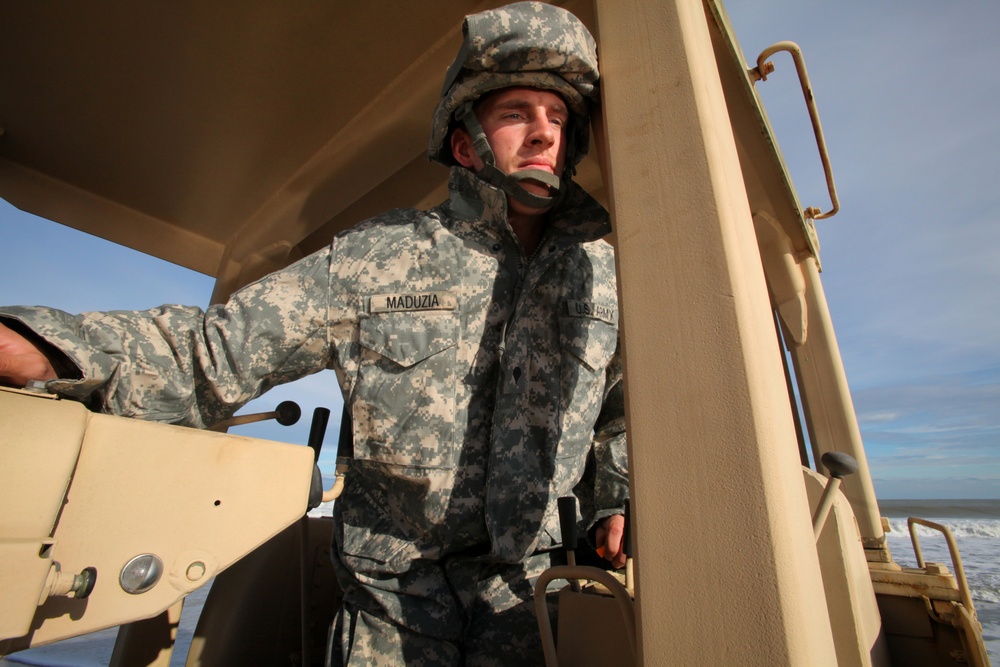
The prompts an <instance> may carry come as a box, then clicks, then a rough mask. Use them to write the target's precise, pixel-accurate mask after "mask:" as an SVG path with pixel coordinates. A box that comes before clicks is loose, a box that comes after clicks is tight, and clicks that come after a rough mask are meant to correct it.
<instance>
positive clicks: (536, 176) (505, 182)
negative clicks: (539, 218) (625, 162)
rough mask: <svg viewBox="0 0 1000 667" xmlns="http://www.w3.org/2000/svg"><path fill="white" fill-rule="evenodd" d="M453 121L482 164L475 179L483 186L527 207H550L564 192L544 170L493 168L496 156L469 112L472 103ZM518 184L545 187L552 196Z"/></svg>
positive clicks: (464, 107)
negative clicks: (462, 128) (469, 139)
mask: <svg viewBox="0 0 1000 667" xmlns="http://www.w3.org/2000/svg"><path fill="white" fill-rule="evenodd" d="M455 120H458V121H460V122H461V123H462V124H463V125H464V126H465V129H466V130H467V131H468V132H469V135H470V136H471V137H472V147H473V149H474V150H475V151H476V155H478V156H479V159H480V160H482V161H483V168H482V169H480V170H479V176H480V177H481V178H482V179H483V180H484V181H486V182H487V183H489V184H491V185H494V186H496V187H498V188H500V189H501V190H503V191H504V192H505V193H506V194H508V195H510V196H511V197H512V198H513V199H515V200H516V201H518V202H520V203H521V204H524V205H525V206H528V207H530V208H539V209H541V208H551V207H552V206H555V205H556V204H557V203H558V202H559V200H560V199H561V198H562V196H563V194H564V193H565V191H564V190H563V187H562V185H563V184H562V181H561V180H560V179H559V177H558V176H556V175H555V174H553V173H551V172H548V171H545V170H544V169H521V170H519V171H515V172H514V173H512V174H508V173H506V172H504V171H503V170H501V169H500V168H499V167H497V161H496V156H495V155H494V154H493V149H492V148H491V147H490V143H489V141H487V140H486V132H485V131H483V126H482V125H481V124H480V123H479V119H478V118H476V114H475V113H473V111H472V102H466V103H465V104H463V105H462V106H461V107H459V108H458V109H457V110H456V111H455ZM522 181H533V182H535V183H540V184H541V185H545V186H547V187H549V188H550V189H551V190H552V192H553V194H552V196H549V197H546V196H542V195H536V194H534V193H532V192H528V191H527V190H525V189H524V187H523V186H522V185H521V182H522Z"/></svg>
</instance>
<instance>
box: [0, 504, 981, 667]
mask: <svg viewBox="0 0 1000 667" xmlns="http://www.w3.org/2000/svg"><path fill="white" fill-rule="evenodd" d="M879 509H880V510H881V512H882V515H883V516H885V517H887V518H888V519H889V525H890V532H889V534H888V539H889V548H890V550H891V551H892V555H893V560H895V561H896V562H897V563H899V564H900V565H903V566H908V567H915V566H916V557H915V556H914V553H913V546H912V544H911V542H910V535H909V531H908V529H907V526H906V519H907V517H910V516H917V517H920V518H923V519H929V520H931V521H934V522H935V523H940V524H943V525H946V526H948V528H950V529H951V531H952V533H953V534H954V535H955V538H956V540H957V541H958V547H959V550H960V552H961V556H962V564H963V566H964V568H965V575H966V578H967V579H968V582H969V588H970V589H971V591H972V600H973V605H974V606H975V607H976V613H977V614H978V616H979V621H980V623H982V626H983V637H984V639H985V641H986V649H987V651H988V653H989V656H990V661H991V662H992V663H993V664H994V665H996V666H997V667H1000V500H882V501H879ZM917 531H918V532H917V535H918V538H919V540H920V547H921V550H922V551H923V554H924V560H925V561H929V562H937V563H944V564H946V565H947V567H948V570H949V571H950V572H952V573H954V571H955V570H954V568H953V566H952V564H951V556H950V555H949V553H948V545H947V543H946V542H945V540H944V538H943V537H942V536H941V534H940V533H938V532H937V531H933V530H931V529H928V528H924V527H918V529H917ZM207 595H208V587H206V588H201V589H199V590H197V591H195V592H194V593H193V594H191V595H190V596H189V597H188V599H187V600H186V602H185V608H184V614H182V616H181V622H180V627H179V630H178V642H177V648H176V650H175V651H174V656H175V657H174V659H173V660H172V661H171V665H172V666H173V665H176V666H178V667H181V666H182V665H183V664H184V659H185V655H186V653H187V647H188V645H189V644H190V642H191V636H192V635H193V633H194V629H195V624H196V623H197V617H198V612H199V610H200V609H201V606H202V605H203V604H204V600H205V597H206V596H207ZM116 634H117V629H110V630H104V631H101V632H95V633H93V634H91V635H86V636H83V637H75V638H73V639H67V640H64V641H61V642H58V643H56V644H51V645H49V646H41V647H38V648H34V649H31V650H28V651H23V652H21V653H15V654H13V655H10V656H7V657H6V658H0V666H4V667H14V666H15V665H38V666H40V667H105V666H106V665H107V664H108V663H109V661H110V658H111V651H112V649H113V648H114V643H115V636H116Z"/></svg>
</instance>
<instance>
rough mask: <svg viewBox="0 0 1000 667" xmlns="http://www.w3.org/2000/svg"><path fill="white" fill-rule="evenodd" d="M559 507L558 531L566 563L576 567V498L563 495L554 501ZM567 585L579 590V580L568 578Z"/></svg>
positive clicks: (577, 537) (577, 536)
mask: <svg viewBox="0 0 1000 667" xmlns="http://www.w3.org/2000/svg"><path fill="white" fill-rule="evenodd" d="M556 506H557V507H558V508H559V532H560V533H562V540H563V549H565V550H566V564H567V565H569V566H570V567H576V551H575V549H576V543H577V541H578V540H579V535H577V532H576V498H575V497H573V496H564V497H562V498H560V499H559V500H557V501H556ZM569 585H570V587H572V589H573V590H574V591H579V590H580V580H579V579H570V580H569Z"/></svg>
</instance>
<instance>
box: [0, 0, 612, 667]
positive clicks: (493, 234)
mask: <svg viewBox="0 0 1000 667" xmlns="http://www.w3.org/2000/svg"><path fill="white" fill-rule="evenodd" d="M597 81H598V70H597V59H596V47H595V43H594V40H593V38H592V37H591V35H590V34H589V33H588V32H587V30H586V28H585V27H584V26H583V25H582V24H581V23H580V22H579V20H577V19H576V17H574V16H573V15H572V14H569V13H568V12H566V11H565V10H562V9H560V8H557V7H553V6H551V5H546V4H541V3H535V2H525V3H518V4H515V5H511V6H509V7H505V8H501V9H497V10H491V11H486V12H482V13H480V14H475V15H472V16H469V17H467V18H466V21H465V24H464V41H463V44H462V48H461V50H460V52H459V54H458V57H457V58H456V60H455V62H454V63H453V65H452V66H451V68H450V69H449V71H448V73H447V76H446V81H445V85H444V88H443V90H442V95H441V99H440V101H439V103H438V105H437V108H436V109H435V111H434V115H433V121H432V132H431V139H430V146H429V155H430V157H431V158H432V159H434V160H437V161H439V162H442V163H444V164H446V165H448V166H450V167H451V173H450V180H449V190H450V196H449V199H448V201H446V202H445V203H443V204H442V205H441V206H439V207H437V208H434V209H431V210H428V211H416V210H395V211H390V212H388V213H385V214H383V215H380V216H377V217H376V218H373V219H371V220H368V221H366V222H363V223H361V224H359V225H357V226H356V227H354V228H353V229H351V230H348V231H346V232H344V233H342V234H340V235H338V236H337V237H336V238H335V239H334V240H333V242H332V243H331V245H330V246H329V247H328V248H326V249H324V250H322V251H320V252H317V253H315V254H314V255H312V256H310V257H307V258H305V259H303V260H301V261H299V262H297V263H295V264H293V265H291V266H289V267H287V268H286V269H284V270H282V271H279V272H277V273H275V274H272V275H270V276H267V277H265V278H263V279H262V280H260V281H258V282H256V283H253V284H251V285H248V286H247V287H244V288H243V289H241V290H240V291H238V292H237V293H235V294H234V295H233V296H232V297H231V299H230V300H229V302H228V303H226V304H225V305H217V306H213V307H211V308H209V309H208V311H207V312H202V311H201V310H199V309H196V308H185V307H180V306H162V307H160V308H156V309H153V310H150V311H141V312H122V311H115V312H109V313H85V314H82V315H78V316H71V315H69V314H66V313H63V312H60V311H55V310H52V309H45V308H23V307H11V308H4V309H0V317H2V318H3V321H4V322H5V323H6V324H7V325H8V326H7V327H3V328H2V329H0V378H4V379H5V381H6V382H9V383H12V384H23V383H24V382H25V381H26V380H29V379H41V380H46V381H47V386H48V388H49V389H50V391H53V392H56V393H59V394H62V395H65V396H68V397H74V398H77V399H80V400H84V401H86V402H88V403H89V404H90V405H91V406H92V407H93V408H95V409H100V410H102V411H105V412H110V413H114V414H120V415H128V416H133V417H139V418H143V419H155V420H159V421H167V422H173V423H183V424H189V425H193V426H199V427H202V426H208V425H211V424H213V423H215V422H218V421H220V420H222V419H225V418H227V417H228V416H230V415H232V413H233V412H235V411H236V410H237V409H238V408H239V407H240V406H242V405H243V404H244V403H246V402H247V401H249V400H250V399H252V398H254V397H256V396H258V395H260V394H261V393H262V392H263V391H266V390H267V389H268V388H269V387H272V386H274V385H276V384H279V383H283V382H288V381H291V380H295V379H297V378H300V377H303V376H305V375H307V374H310V373H314V372H317V371H319V370H321V369H324V368H333V369H335V370H336V372H337V378H338V381H339V383H340V386H341V389H342V391H343V393H344V396H345V400H346V402H347V405H348V406H349V409H350V410H351V415H352V417H353V428H354V432H353V434H354V440H355V463H354V465H353V467H352V471H351V479H350V482H349V484H348V486H347V488H346V490H345V491H344V494H343V495H342V496H341V497H340V499H339V500H338V501H337V503H336V507H335V518H336V530H335V549H334V552H335V557H334V560H335V566H336V568H337V574H338V579H339V581H340V584H341V587H342V588H343V590H344V605H343V607H342V609H341V611H340V614H339V615H338V619H337V623H336V628H335V632H334V633H332V634H331V660H332V662H333V663H334V664H341V663H343V664H373V663H374V664H386V665H395V664H408V665H410V664H412V665H438V664H452V665H459V664H468V665H473V664H518V665H522V664H534V663H540V662H541V660H542V658H541V646H540V643H539V638H538V632H537V626H536V620H535V618H534V612H533V610H532V604H531V597H532V587H533V584H534V581H535V579H536V578H537V576H538V575H539V574H540V573H541V572H542V571H543V570H545V569H546V568H548V567H550V566H552V565H553V564H558V562H559V558H560V556H559V553H560V552H559V551H558V547H559V546H560V541H561V538H560V531H559V527H558V523H557V512H556V500H557V499H558V498H559V497H561V496H566V495H575V496H576V497H577V499H578V500H579V505H580V510H581V516H580V523H581V525H582V526H583V527H585V528H590V527H594V528H595V530H596V542H597V545H598V546H603V547H605V551H606V557H607V558H608V559H609V560H611V561H612V562H613V564H614V565H615V566H619V567H620V566H621V565H622V564H623V562H624V554H623V552H622V549H621V530H622V519H621V516H620V513H621V509H622V505H623V501H624V497H625V495H626V494H627V477H626V475H627V466H626V457H625V434H624V406H623V400H622V387H621V365H620V360H619V351H618V336H617V313H618V306H617V289H616V285H615V271H614V256H613V251H612V249H611V247H610V246H609V245H608V244H607V243H605V242H604V241H602V240H601V239H602V237H603V236H605V235H606V234H607V233H608V232H609V231H610V225H609V221H608V216H607V213H606V211H604V209H603V208H602V207H601V206H600V205H599V204H597V203H596V202H595V201H594V200H593V199H592V198H591V197H590V196H589V195H587V194H586V193H585V192H584V191H583V190H582V189H580V188H579V187H578V186H577V185H576V184H575V183H573V182H572V180H571V175H572V172H573V168H574V167H575V165H576V164H577V163H578V161H579V160H580V159H581V158H582V157H583V155H584V154H585V152H586V150H587V145H588V141H589V127H588V126H589V115H588V108H589V105H590V104H591V103H593V102H594V101H595V100H596V84H597ZM0 327H2V325H0ZM8 327H9V328H8Z"/></svg>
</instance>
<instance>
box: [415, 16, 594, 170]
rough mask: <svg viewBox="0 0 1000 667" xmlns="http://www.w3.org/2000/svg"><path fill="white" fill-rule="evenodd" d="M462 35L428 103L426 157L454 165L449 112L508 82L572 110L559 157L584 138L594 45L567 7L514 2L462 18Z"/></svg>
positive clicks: (573, 157)
mask: <svg viewBox="0 0 1000 667" xmlns="http://www.w3.org/2000/svg"><path fill="white" fill-rule="evenodd" d="M462 32H463V36H464V38H463V41H462V47H461V49H460V50H459V52H458V56H457V57H456V58H455V61H454V62H453V63H452V65H451V67H450V68H449V69H448V74H447V76H446V77H445V82H444V87H443V88H442V90H441V98H440V100H439V101H438V105H437V107H436V108H435V109H434V116H433V120H432V123H431V138H430V144H429V146H428V156H429V157H430V159H432V160H436V161H437V162H441V163H442V164H444V165H452V164H454V163H455V162H454V160H453V158H452V155H451V147H450V146H446V145H445V144H446V142H447V138H448V133H449V131H450V129H451V126H452V120H453V118H454V115H455V112H456V111H457V110H458V109H460V108H461V107H462V106H463V105H465V104H466V103H467V102H474V101H475V100H477V99H479V98H480V97H481V96H482V95H484V94H485V93H488V92H490V91H492V90H498V89H501V88H509V87H512V86H524V87H528V88H541V89H544V90H551V91H554V92H556V93H558V94H559V95H561V96H562V98H563V100H565V102H566V104H567V106H568V107H569V109H570V111H571V112H572V116H573V121H572V122H571V123H570V129H569V132H571V133H572V134H571V136H567V147H566V164H567V168H568V169H570V170H572V168H573V167H574V166H575V165H576V164H577V163H578V162H579V161H580V160H581V159H582V158H583V156H584V155H586V153H587V149H588V147H589V142H590V130H589V117H590V116H589V113H588V101H592V100H595V99H596V98H597V81H598V78H599V73H598V70H597V44H596V43H595V41H594V38H593V37H592V36H591V34H590V32H589V31H588V30H587V28H586V26H584V25H583V23H581V22H580V20H579V19H578V18H576V17H575V16H574V15H573V14H571V13H570V12H568V11H566V10H565V9H562V8H561V7H555V6H553V5H548V4H544V3H541V2H518V3H514V4H512V5H507V6H506V7H500V8H498V9H492V10H488V11H484V12H480V13H478V14H472V15H470V16H466V17H465V22H464V24H463V26H462Z"/></svg>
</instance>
